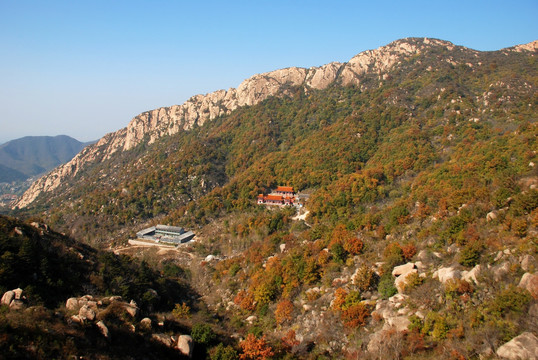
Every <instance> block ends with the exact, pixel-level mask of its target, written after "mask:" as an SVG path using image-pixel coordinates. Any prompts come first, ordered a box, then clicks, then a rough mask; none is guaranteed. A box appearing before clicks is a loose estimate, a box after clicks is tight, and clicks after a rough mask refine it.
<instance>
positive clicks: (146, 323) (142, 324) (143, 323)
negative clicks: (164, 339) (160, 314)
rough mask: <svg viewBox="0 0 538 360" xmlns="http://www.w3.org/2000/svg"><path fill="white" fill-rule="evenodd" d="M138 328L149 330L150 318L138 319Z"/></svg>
mask: <svg viewBox="0 0 538 360" xmlns="http://www.w3.org/2000/svg"><path fill="white" fill-rule="evenodd" d="M140 329H142V330H146V331H150V330H151V319H150V318H147V317H146V318H143V319H142V320H140Z"/></svg>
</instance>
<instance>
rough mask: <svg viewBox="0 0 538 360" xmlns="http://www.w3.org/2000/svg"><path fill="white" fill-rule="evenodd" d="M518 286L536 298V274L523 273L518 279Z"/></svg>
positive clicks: (537, 277) (537, 287) (537, 281)
mask: <svg viewBox="0 0 538 360" xmlns="http://www.w3.org/2000/svg"><path fill="white" fill-rule="evenodd" d="M518 286H519V287H521V288H523V289H527V291H528V292H530V293H531V295H532V297H533V298H534V299H535V300H538V274H531V273H525V274H523V276H522V277H521V280H520V281H519V285H518Z"/></svg>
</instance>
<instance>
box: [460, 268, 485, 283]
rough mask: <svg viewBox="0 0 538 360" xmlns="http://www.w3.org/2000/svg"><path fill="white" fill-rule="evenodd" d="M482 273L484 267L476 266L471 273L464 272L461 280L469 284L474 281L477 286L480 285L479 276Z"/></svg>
mask: <svg viewBox="0 0 538 360" xmlns="http://www.w3.org/2000/svg"><path fill="white" fill-rule="evenodd" d="M481 271H482V267H481V266H480V265H476V266H475V267H474V268H472V269H471V270H469V271H462V272H461V278H462V279H463V280H465V281H467V282H468V283H472V282H473V281H474V283H475V284H478V279H477V276H478V275H479V274H480V272H481Z"/></svg>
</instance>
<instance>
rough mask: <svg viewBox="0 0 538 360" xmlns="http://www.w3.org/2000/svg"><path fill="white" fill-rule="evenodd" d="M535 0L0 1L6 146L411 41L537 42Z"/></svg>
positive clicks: (81, 131) (0, 128) (491, 46)
mask: <svg viewBox="0 0 538 360" xmlns="http://www.w3.org/2000/svg"><path fill="white" fill-rule="evenodd" d="M536 19H538V0H524V1H523V0H522V1H519V0H513V1H506V0H503V1H497V0H465V1H460V0H453V1H435V0H428V1H418V0H408V1H402V0H398V1H383V0H379V1H362V0H355V1H339V0H332V1H316V0H312V1H303V0H295V1H291V0H284V1H281V0H272V1H266V0H258V1H252V0H249V1H233V0H229V1H212V0H206V1H203V0H199V1H192V0H191V1H180V0H177V1H172V0H168V1H164V0H146V1H141V0H128V1H122V0H106V1H101V0H91V1H90V0H87V1H82V0H80V1H77V0H69V1H68V0H65V1H59V0H47V1H43V0H38V1H25V0H0V144H1V143H4V142H7V141H9V140H12V139H16V138H20V137H23V136H38V135H49V136H54V135H60V134H62V135H69V136H72V137H74V138H76V139H78V140H80V141H91V140H97V139H99V138H100V137H102V136H103V135H105V134H106V133H109V132H113V131H116V130H119V129H121V128H123V127H125V126H127V124H128V123H129V121H130V120H131V119H132V118H133V117H134V116H136V115H138V114H139V113H141V112H144V111H147V110H151V109H155V108H159V107H162V106H170V105H175V104H182V103H183V102H184V101H186V100H187V99H188V98H190V97H191V96H193V95H196V94H206V93H210V92H213V91H216V90H219V89H229V88H230V87H237V86H238V85H239V84H240V83H241V82H242V81H243V80H244V79H246V78H249V77H251V76H252V75H255V74H258V73H263V72H268V71H272V70H276V69H281V68H285V67H290V66H299V67H311V66H321V65H324V64H327V63H329V62H332V61H340V62H345V61H348V60H349V59H351V58H352V57H353V56H355V55H356V54H358V53H360V52H362V51H365V50H369V49H375V48H378V47H380V46H383V45H386V44H388V43H390V42H392V41H394V40H397V39H401V38H405V37H415V36H416V37H431V38H438V39H443V40H448V41H451V42H453V43H454V44H456V45H462V46H466V47H469V48H473V49H476V50H482V51H490V50H499V49H502V48H505V47H510V46H514V45H517V44H524V43H528V42H531V41H534V40H537V39H538V21H537V20H536Z"/></svg>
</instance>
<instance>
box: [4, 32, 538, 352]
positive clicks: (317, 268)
mask: <svg viewBox="0 0 538 360" xmlns="http://www.w3.org/2000/svg"><path fill="white" fill-rule="evenodd" d="M408 41H410V42H413V41H418V40H416V39H409V40H408ZM535 55H536V53H535V52H527V51H521V52H517V51H512V50H502V51H497V52H484V53H481V52H475V51H472V50H469V49H464V48H458V47H455V48H454V49H452V50H449V49H447V48H446V47H444V46H439V45H435V46H434V45H432V46H430V47H428V48H427V50H426V51H423V52H421V53H417V54H416V55H415V56H411V57H409V58H406V59H405V60H403V61H401V62H400V63H399V64H397V65H395V66H394V67H393V68H391V70H390V71H388V72H387V73H386V74H383V75H382V76H381V75H379V74H377V73H367V74H366V75H364V76H363V77H362V78H361V79H360V80H361V82H360V86H359V85H357V86H340V85H338V84H333V85H331V86H330V87H328V88H327V89H324V90H312V89H309V90H308V89H307V90H305V88H303V87H297V88H290V89H288V93H289V94H292V95H291V96H281V97H270V98H268V99H267V100H265V101H263V102H261V103H260V104H257V105H254V106H250V107H243V108H239V109H238V110H236V111H234V112H232V113H231V114H229V115H225V116H220V117H218V118H216V119H214V120H212V121H207V122H205V123H204V124H203V125H202V126H196V127H194V128H193V129H192V130H190V131H184V132H180V133H177V134H175V135H172V136H166V137H163V138H161V139H159V140H157V141H156V142H154V143H152V144H148V143H147V142H142V143H141V144H139V145H138V146H137V147H136V148H134V149H132V150H129V151H123V152H118V153H117V154H116V155H115V156H112V157H110V158H109V159H108V160H105V161H102V162H98V163H94V164H91V165H90V166H87V167H86V169H85V170H84V171H83V172H80V173H78V174H77V175H76V176H75V177H74V178H73V179H72V180H71V181H69V182H66V183H64V184H62V185H61V186H60V187H59V188H58V189H57V190H55V191H53V192H52V193H49V194H43V195H41V196H40V197H38V198H37V200H36V201H35V202H34V203H33V204H32V206H31V207H28V208H26V209H24V210H18V211H17V212H15V214H16V215H18V216H29V215H39V216H41V217H42V218H43V220H44V221H45V222H47V223H50V224H51V225H53V226H54V227H56V228H58V229H59V230H60V231H64V232H66V233H69V234H70V235H71V236H73V237H75V238H77V239H80V240H83V241H85V242H86V243H88V244H92V245H95V246H106V245H109V244H113V245H121V244H124V243H125V241H126V240H127V239H128V238H129V237H130V236H134V233H135V232H136V231H138V230H140V229H141V228H143V227H144V226H145V225H148V224H155V223H164V224H174V225H183V226H186V227H188V228H189V229H193V231H195V232H196V233H197V235H198V239H199V240H198V241H197V243H196V244H194V245H191V246H188V247H187V248H186V250H188V251H190V253H191V257H190V258H189V259H188V260H185V259H182V258H179V257H178V258H174V259H171V261H172V263H175V264H176V265H177V266H181V267H182V268H185V269H188V271H189V273H190V277H189V284H190V286H192V288H194V289H196V292H197V293H199V295H200V297H199V298H197V305H196V309H202V308H204V309H205V307H206V306H207V310H204V312H206V311H207V314H208V316H209V317H210V318H212V320H208V318H204V320H203V321H200V322H199V323H198V325H199V326H201V324H202V322H204V323H205V324H206V325H207V324H209V325H207V326H208V327H209V329H213V330H211V331H216V332H218V333H219V334H225V335H226V336H230V338H223V339H219V340H218V341H217V340H215V339H214V338H213V339H212V340H208V341H206V342H204V341H201V340H200V341H198V342H197V344H196V346H198V347H199V348H200V347H201V348H203V349H204V351H205V350H207V352H206V353H204V354H205V355H207V357H210V358H211V359H225V358H226V359H233V358H237V357H238V356H240V358H241V359H251V358H252V359H254V358H271V357H272V358H282V359H295V358H297V359H323V358H355V357H361V358H372V359H375V358H379V359H381V358H382V359H402V358H405V359H425V358H440V359H443V358H444V359H454V358H456V359H477V358H479V357H482V358H484V357H485V358H495V356H496V355H495V353H496V351H498V350H499V348H500V347H501V346H502V345H503V344H504V343H506V342H508V341H509V340H511V339H512V338H514V337H516V336H518V335H520V334H523V333H530V334H533V336H536V335H538V329H537V328H536V324H538V303H537V300H538V275H537V274H536V273H535V271H536V264H537V263H536V256H537V255H536V254H537V250H538V249H537V242H536V240H537V226H538V210H537V206H538V189H537V186H538V176H537V175H538V174H537V171H538V169H537V167H536V165H535V164H537V163H538V156H537V154H536V149H537V148H538V146H537V143H536V140H537V139H536V135H537V134H538V131H537V130H538V129H537V123H536V115H537V113H536V107H537V106H538V95H537V94H538V91H536V89H537V86H538V66H537V64H536V57H535ZM277 185H288V186H293V187H294V188H295V189H296V190H298V191H301V192H303V193H305V194H309V195H310V196H309V199H308V201H307V202H306V206H305V209H301V211H305V210H306V211H308V213H307V215H306V219H305V220H304V221H303V220H298V219H297V218H295V216H296V215H297V213H296V211H297V210H296V209H295V208H265V207H263V206H259V205H256V202H255V199H256V196H257V195H258V194H259V193H264V192H267V191H268V190H270V189H272V188H275V187H276V186H277ZM207 255H214V256H213V257H209V258H206V256H207ZM140 256H141V257H147V256H148V254H147V253H146V254H141V255H140ZM152 256H153V255H152ZM153 261H154V263H155V264H158V263H159V261H158V260H155V259H153ZM0 284H1V283H0ZM161 289H162V288H161ZM119 290H121V288H119V289H117V290H116V291H119ZM159 293H160V291H159ZM128 294H129V295H123V296H133V295H130V293H128ZM180 302H181V301H179V300H171V302H169V303H167V304H166V305H167V306H170V305H171V304H173V303H177V304H179V303H180ZM191 305H193V304H191ZM193 306H194V305H193ZM196 309H194V310H193V311H192V312H193V313H196V314H198V312H199V311H198V310H196ZM178 313H181V311H180V308H179V307H178V308H177V309H176V314H178ZM208 333H209V330H208ZM238 337H239V338H241V339H243V340H242V341H233V340H230V339H231V338H238ZM220 340H222V341H220ZM219 342H220V343H219ZM225 354H227V355H225ZM238 354H239V355H238Z"/></svg>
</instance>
